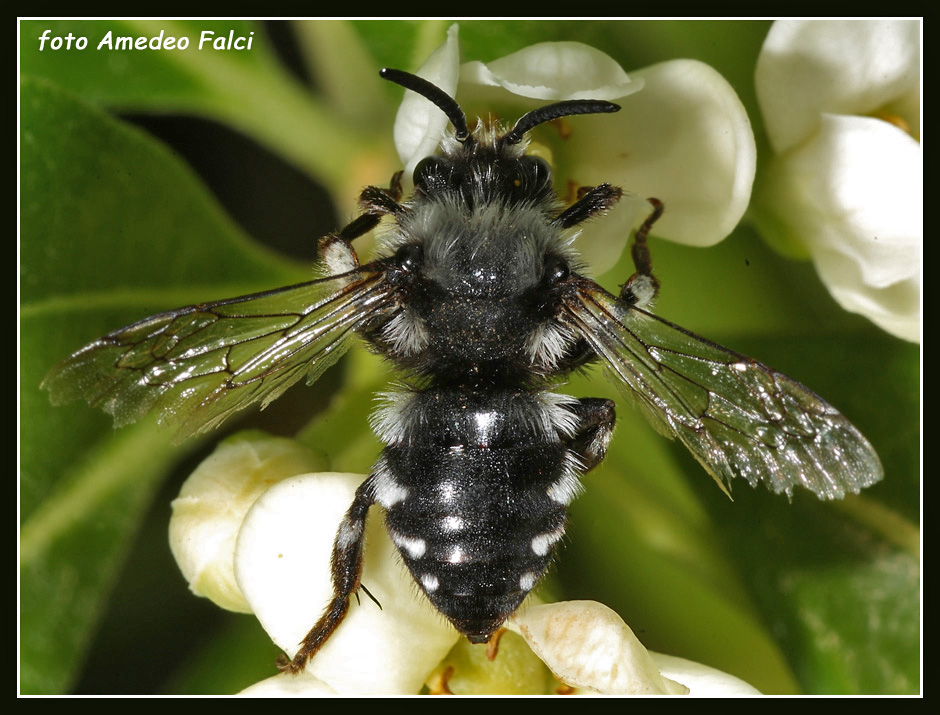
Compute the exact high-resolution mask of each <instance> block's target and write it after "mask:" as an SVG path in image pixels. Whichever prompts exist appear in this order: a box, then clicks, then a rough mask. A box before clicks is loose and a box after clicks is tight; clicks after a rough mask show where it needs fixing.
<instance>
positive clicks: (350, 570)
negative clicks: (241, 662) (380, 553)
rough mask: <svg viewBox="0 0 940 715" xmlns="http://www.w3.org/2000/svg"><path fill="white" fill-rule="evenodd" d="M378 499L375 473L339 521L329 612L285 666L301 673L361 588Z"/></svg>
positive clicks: (357, 492)
mask: <svg viewBox="0 0 940 715" xmlns="http://www.w3.org/2000/svg"><path fill="white" fill-rule="evenodd" d="M374 503H375V488H374V485H373V481H372V477H369V478H368V479H366V480H365V481H364V482H363V483H362V484H361V485H360V486H359V488H358V489H357V490H356V496H355V498H354V499H353V503H352V505H351V506H350V507H349V510H348V511H347V512H346V515H345V516H344V517H343V520H342V521H341V522H340V525H339V529H338V530H337V532H336V540H335V541H334V542H333V556H332V559H331V562H330V564H331V571H332V576H333V599H332V600H331V601H330V604H329V606H328V607H327V609H326V612H325V613H324V614H323V615H322V616H321V617H320V620H319V621H317V623H316V625H314V627H313V628H311V629H310V632H309V633H308V634H307V635H306V637H305V638H304V639H303V641H301V644H300V650H298V651H297V655H295V656H294V658H293V660H291V661H290V662H289V663H286V664H284V665H283V666H281V669H282V670H285V671H288V672H290V673H299V672H300V671H302V670H303V669H304V668H305V667H306V665H307V661H309V660H310V659H311V658H312V657H313V656H314V655H315V654H316V653H317V651H318V650H320V648H321V647H322V646H323V644H324V643H326V641H327V639H328V638H329V637H330V636H331V635H333V632H334V631H335V630H336V629H337V627H338V626H339V624H340V623H342V621H343V619H344V618H345V617H346V613H347V611H349V599H350V598H351V597H352V596H353V594H355V593H356V592H357V591H358V590H359V588H360V585H361V584H360V580H361V578H362V554H363V545H364V542H365V526H366V515H367V514H368V512H369V507H371V506H372V505H373V504H374Z"/></svg>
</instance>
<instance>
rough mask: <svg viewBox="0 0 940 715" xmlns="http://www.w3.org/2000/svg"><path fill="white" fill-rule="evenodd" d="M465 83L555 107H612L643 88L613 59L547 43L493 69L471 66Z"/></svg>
mask: <svg viewBox="0 0 940 715" xmlns="http://www.w3.org/2000/svg"><path fill="white" fill-rule="evenodd" d="M460 82H461V86H463V85H464V84H466V83H469V84H481V85H488V86H492V87H502V88H503V89H505V90H508V91H509V92H511V93H512V94H516V95H519V96H520V97H529V98H532V99H539V100H544V101H553V102H557V101H562V100H567V99H606V100H608V101H612V100H615V99H619V98H620V97H625V96H627V95H628V94H632V93H634V92H637V91H639V90H640V89H641V88H642V87H643V83H642V82H636V81H631V79H630V78H629V77H628V76H627V73H626V72H624V71H623V69H622V68H621V67H620V65H619V64H617V63H616V62H615V61H614V60H613V59H611V58H610V57H609V56H608V55H606V54H604V53H603V52H601V51H600V50H597V49H595V48H593V47H591V46H589V45H585V44H582V43H580V42H542V43H539V44H537V45H531V46H530V47H526V48H525V49H523V50H520V51H518V52H514V53H513V54H511V55H507V56H506V57H501V58H500V59H498V60H495V61H493V62H490V63H488V64H483V63H482V62H467V63H466V64H464V65H463V67H461V69H460Z"/></svg>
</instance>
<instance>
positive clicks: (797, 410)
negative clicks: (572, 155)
mask: <svg viewBox="0 0 940 715" xmlns="http://www.w3.org/2000/svg"><path fill="white" fill-rule="evenodd" d="M576 295H577V297H576V298H575V299H572V300H570V301H568V303H566V304H565V309H564V312H563V315H564V320H565V321H566V322H567V324H568V325H569V326H570V327H571V328H572V329H573V330H574V331H575V332H576V333H577V334H578V335H579V336H581V337H582V338H584V339H585V340H586V341H587V342H588V344H589V345H590V346H591V347H592V349H593V350H594V352H595V353H597V355H598V356H600V357H601V358H602V359H603V360H604V362H605V363H606V365H607V367H608V368H609V369H610V371H611V372H612V373H613V375H614V376H615V377H616V379H617V381H618V382H619V384H620V385H621V386H623V387H624V392H625V393H626V394H627V395H628V397H631V398H632V399H633V401H634V402H635V403H636V404H637V405H638V406H639V408H640V409H641V411H642V412H643V413H644V414H645V415H646V417H647V418H648V419H649V420H650V422H651V423H652V424H653V426H654V427H655V428H656V429H657V430H658V431H659V432H661V433H662V434H664V435H666V436H667V437H670V438H672V437H678V438H679V440H680V441H681V442H682V443H683V444H684V445H685V446H686V447H688V448H689V450H690V451H691V452H692V454H693V455H694V456H695V458H696V459H697V460H698V461H699V462H700V463H701V464H702V466H704V467H705V469H706V470H707V471H708V473H709V474H711V475H712V477H713V478H714V479H715V481H717V482H718V484H719V485H720V486H721V487H722V489H724V490H725V491H726V492H727V491H728V490H729V488H730V482H731V479H732V478H733V477H736V476H741V477H744V478H745V479H746V480H747V481H748V482H749V483H750V484H751V486H756V485H757V484H758V482H763V483H764V484H765V485H766V486H767V487H769V488H770V489H771V490H773V491H774V492H777V493H780V492H783V493H785V494H787V495H788V496H790V495H791V494H792V492H793V488H794V487H795V486H797V485H799V486H803V487H805V488H806V489H809V490H810V491H812V492H813V493H814V494H816V495H817V496H819V497H822V498H824V499H839V498H841V497H843V496H844V495H845V493H846V492H853V493H855V492H858V491H859V490H861V489H862V488H864V487H866V486H868V485H870V484H873V483H874V482H877V481H878V480H879V479H881V477H882V475H883V471H882V467H881V462H880V461H879V459H878V455H877V454H875V450H874V449H872V446H871V445H870V444H869V443H868V441H867V440H866V439H865V437H863V436H862V434H861V433H860V432H859V431H858V430H857V429H856V428H855V427H854V426H853V425H852V424H851V423H850V422H849V421H848V420H847V419H846V418H845V417H843V416H842V414H841V413H839V411H838V410H836V409H835V408H834V407H832V405H830V404H829V403H827V402H826V401H825V400H823V399H822V398H820V397H819V396H818V395H816V394H815V393H813V392H812V391H810V390H809V389H807V388H806V387H804V386H803V385H801V384H800V383H798V382H796V381H794V380H791V379H790V378H789V377H787V376H786V375H783V374H781V373H779V372H776V371H775V370H772V369H771V368H769V367H767V366H766V365H762V364H761V363H759V362H756V361H755V360H752V359H750V358H748V357H745V356H744V355H741V354H739V353H735V352H733V351H731V350H727V349H725V348H723V347H721V346H720V345H716V344H715V343H712V342H710V341H708V340H705V339H704V338H700V337H699V336H697V335H694V334H693V333H690V332H688V331H687V330H684V329H682V328H680V327H679V326H677V325H673V324H672V323H670V322H668V321H665V320H663V319H661V318H658V317H656V316H655V315H653V314H651V313H648V312H646V311H645V310H642V309H640V308H636V307H631V306H629V305H626V304H624V303H621V302H618V301H617V299H616V298H615V297H614V296H613V295H611V294H610V293H608V292H607V291H605V290H603V289H602V288H601V287H600V286H598V285H596V284H593V283H590V282H585V284H584V286H583V287H582V288H580V290H579V291H578V292H577V294H576Z"/></svg>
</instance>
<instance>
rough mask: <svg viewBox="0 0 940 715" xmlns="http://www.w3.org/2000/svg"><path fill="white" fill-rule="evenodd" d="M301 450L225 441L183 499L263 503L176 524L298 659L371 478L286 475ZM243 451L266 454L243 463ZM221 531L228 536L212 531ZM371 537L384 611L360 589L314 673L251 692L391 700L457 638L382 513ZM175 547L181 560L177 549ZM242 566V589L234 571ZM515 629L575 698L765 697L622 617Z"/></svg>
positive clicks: (537, 621) (372, 584) (598, 615)
mask: <svg viewBox="0 0 940 715" xmlns="http://www.w3.org/2000/svg"><path fill="white" fill-rule="evenodd" d="M292 451H293V452H294V453H296V454H302V453H303V452H304V448H303V447H301V446H299V445H294V447H293V449H292V448H291V446H290V442H289V440H283V439H277V438H265V437H262V436H259V435H257V434H252V435H251V438H250V439H245V438H236V439H233V440H227V441H226V442H224V443H222V444H221V445H220V446H219V448H218V449H217V450H216V452H215V453H214V454H213V455H212V456H210V457H209V458H208V459H207V460H206V462H205V463H204V464H203V465H201V466H200V467H199V468H198V469H197V470H196V472H194V474H193V476H192V477H190V480H189V481H188V482H187V483H186V484H185V485H184V487H183V491H182V494H185V495H186V496H182V495H181V498H180V500H177V504H180V503H182V504H186V503H205V501H206V498H207V495H208V497H209V500H210V501H212V502H216V501H217V500H216V498H215V497H216V496H217V495H218V494H220V493H223V492H228V493H230V494H237V493H239V492H242V491H244V486H245V485H252V486H251V488H250V489H249V490H248V491H251V492H253V491H254V486H255V485H259V484H269V485H270V486H269V488H267V489H266V490H264V491H263V493H261V494H260V496H258V495H255V497H253V498H252V500H251V505H250V507H249V508H247V510H245V509H243V508H242V507H244V506H245V502H244V501H242V500H236V501H237V503H238V506H236V508H235V509H234V511H235V512H236V513H237V514H238V516H236V518H237V519H240V521H241V524H240V526H236V528H235V532H234V535H233V533H232V527H233V523H234V522H233V517H232V514H231V513H226V511H225V510H221V509H205V510H203V511H202V512H201V515H200V516H201V518H200V519H198V520H197V519H194V518H192V514H191V513H186V512H187V510H185V509H180V508H178V507H176V506H175V508H174V517H173V522H172V524H171V531H172V532H173V533H174V534H175V538H176V539H177V540H178V541H182V542H185V543H189V544H192V543H194V542H197V541H198V540H200V539H204V540H206V541H207V542H208V544H209V545H210V546H211V547H212V548H210V549H209V551H210V552H211V554H212V557H213V558H212V563H207V564H204V568H202V569H201V570H200V571H199V572H198V576H197V578H198V579H199V581H200V583H201V588H202V589H203V590H204V591H207V592H210V593H216V592H220V591H221V592H224V593H226V596H227V601H232V600H237V601H239V602H241V603H245V604H247V606H248V608H247V609H243V610H250V611H251V612H253V613H254V614H255V616H257V618H258V619H259V620H260V621H261V624H262V625H263V626H264V628H265V630H267V632H268V634H269V635H270V636H271V638H272V640H273V641H274V642H275V643H276V644H277V645H278V646H279V647H280V648H282V649H283V650H284V651H285V652H286V653H287V654H288V655H289V656H293V655H294V654H295V653H296V651H297V647H298V644H299V643H300V641H301V640H302V639H303V637H304V636H305V635H306V633H307V631H308V630H309V629H310V627H311V626H312V625H313V623H315V622H316V620H317V619H318V618H319V617H320V615H321V613H322V611H323V609H324V606H325V604H326V603H327V602H328V601H329V600H330V597H331V595H332V587H331V584H330V554H331V551H332V546H333V540H334V538H335V534H336V530H337V526H338V524H339V522H340V520H341V518H342V516H343V514H344V513H345V511H346V509H347V508H348V507H349V505H350V503H352V500H353V495H354V493H355V490H356V488H357V487H358V485H359V484H360V483H361V481H362V479H363V477H362V476H360V475H352V474H336V473H320V474H300V475H296V476H288V475H286V474H285V469H284V468H285V466H286V465H285V461H284V459H283V457H284V456H285V455H287V456H288V461H289V460H290V459H292V457H290V456H289V455H290V454H291V453H292ZM246 454H248V455H252V454H254V455H261V459H248V460H246V459H245V456H246ZM272 456H273V458H272ZM265 463H267V464H268V465H269V466H270V467H271V469H272V471H271V473H270V474H267V475H266V474H265V473H264V469H263V466H262V467H260V468H259V465H263V464H265ZM220 490H221V491H220ZM219 534H221V535H222V536H223V537H224V538H221V539H220V538H217V537H216V536H214V535H219ZM230 536H231V537H232V538H229V537H230ZM235 536H237V538H234V537H235ZM366 541H367V547H366V552H365V561H364V568H363V575H362V583H363V584H364V585H365V586H366V588H368V590H369V592H370V593H371V594H372V595H373V596H374V597H375V598H376V600H378V601H379V602H380V603H381V604H382V605H381V608H379V606H378V605H376V603H374V602H373V601H372V600H371V599H370V598H369V597H368V596H366V595H365V594H363V595H362V596H361V602H359V603H357V602H356V601H354V602H353V603H352V604H351V607H350V611H349V614H348V616H347V617H346V619H345V620H344V621H343V623H342V624H341V626H340V627H339V628H338V629H337V631H336V632H335V633H334V634H333V636H332V637H331V638H330V639H329V640H328V641H327V643H326V645H324V646H323V648H322V649H321V650H320V652H319V653H317V655H316V656H315V657H314V658H313V659H312V660H311V661H310V662H309V664H308V665H307V668H306V671H305V672H303V673H301V674H299V675H290V674H280V675H275V676H272V677H271V678H268V679H267V680H264V681H262V682H260V683H258V684H256V685H254V686H252V687H250V688H248V689H247V690H246V691H244V693H245V694H247V695H255V696H296V695H333V694H343V695H395V694H415V693H418V692H419V691H420V690H421V688H422V686H423V684H424V683H425V681H426V680H427V678H428V676H429V675H430V674H431V673H432V672H433V671H434V669H435V667H436V666H438V664H439V663H441V661H443V660H444V659H445V657H446V656H447V654H448V652H449V651H450V650H451V648H452V647H453V646H454V645H455V644H456V643H457V641H458V640H459V638H460V636H459V634H458V633H457V631H456V630H455V629H454V628H453V626H451V625H450V624H449V623H448V622H446V621H445V619H444V618H443V617H442V616H440V615H439V614H438V613H436V612H435V611H434V609H433V608H432V606H431V605H430V603H429V602H428V601H427V600H426V599H425V597H424V596H423V595H422V594H421V593H420V592H419V591H418V589H417V588H416V587H415V585H414V583H413V581H412V579H411V577H410V575H409V574H408V572H407V569H406V568H405V567H404V565H403V564H402V563H401V560H400V558H399V557H398V555H397V553H396V550H395V547H394V545H393V544H392V542H391V540H390V539H389V538H388V535H387V533H386V531H385V529H384V527H383V525H382V523H381V515H380V514H378V513H375V514H373V515H372V516H371V518H370V520H369V523H368V526H367V537H366ZM220 542H221V543H224V544H225V545H226V547H227V548H228V549H229V550H228V551H227V552H226V550H225V548H219V544H220ZM174 553H176V554H177V555H178V558H179V553H180V549H178V548H174ZM184 560H185V557H184ZM233 563H234V573H235V581H236V582H237V586H236V588H235V592H234V593H232V592H231V580H230V575H229V574H230V572H231V568H232V564H233ZM181 566H183V567H184V570H186V571H189V570H188V569H185V565H184V564H183V563H182V562H181ZM194 590H195V589H194ZM221 605H223V607H230V606H229V605H228V604H227V603H222V604H221ZM509 625H510V627H511V628H512V629H514V630H516V631H517V632H518V633H520V634H521V635H522V636H523V637H524V638H525V639H526V641H527V642H528V643H529V646H530V647H531V648H532V650H533V651H534V652H535V653H536V655H537V656H538V657H539V658H541V659H542V660H543V661H544V662H545V664H546V665H547V666H548V667H549V668H550V669H551V671H552V672H554V673H555V675H556V676H557V677H558V678H559V679H560V680H562V681H563V682H564V683H566V684H568V685H571V686H573V687H576V688H578V692H587V693H591V692H593V693H604V694H652V693H672V694H676V693H684V692H688V690H689V688H691V690H692V693H693V694H716V695H718V694H746V693H751V694H753V693H756V691H754V690H753V689H749V686H746V685H745V684H743V683H741V682H740V681H738V680H737V679H735V678H732V677H731V676H728V675H725V674H723V673H719V672H718V671H714V670H712V669H709V668H706V667H705V666H701V665H698V664H696V663H690V662H688V661H684V660H682V659H670V658H668V657H665V656H658V655H656V654H650V653H648V652H647V651H646V649H645V648H643V646H642V645H641V644H640V643H639V641H638V640H637V639H636V637H635V636H634V635H633V633H632V631H631V630H630V629H629V628H628V627H627V626H626V625H625V624H624V623H623V622H622V621H621V620H620V618H619V617H618V616H617V615H616V614H615V613H613V612H612V611H611V610H610V609H608V608H606V607H605V606H602V605H601V604H598V603H594V602H567V603H556V604H547V605H530V606H528V607H524V608H523V609H522V610H521V611H520V612H519V613H518V614H517V615H516V616H515V617H514V619H513V622H512V623H511V624H509ZM472 647H475V648H484V647H483V646H472ZM273 665H274V664H273V663H272V670H273ZM664 675H666V676H668V677H666V678H664V677H663V676H664ZM703 677H704V678H705V679H704V680H703ZM672 681H678V682H679V683H681V684H677V683H676V682H672Z"/></svg>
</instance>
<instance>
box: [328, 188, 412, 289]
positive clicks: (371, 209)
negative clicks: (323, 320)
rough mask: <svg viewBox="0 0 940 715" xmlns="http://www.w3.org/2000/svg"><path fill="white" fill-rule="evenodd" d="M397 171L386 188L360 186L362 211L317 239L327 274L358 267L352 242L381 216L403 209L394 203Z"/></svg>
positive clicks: (375, 223)
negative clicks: (341, 226) (338, 227)
mask: <svg viewBox="0 0 940 715" xmlns="http://www.w3.org/2000/svg"><path fill="white" fill-rule="evenodd" d="M401 175H402V172H400V171H398V172H396V173H395V174H394V175H393V176H392V180H391V182H390V183H389V187H388V188H387V189H380V188H378V187H377V186H367V187H366V188H365V189H363V191H362V193H361V194H360V195H359V206H360V207H362V209H363V211H364V212H365V213H362V214H360V215H359V216H357V217H356V218H355V219H353V220H352V221H350V222H349V223H348V224H346V226H344V227H343V228H342V229H341V230H339V231H337V232H336V233H331V234H328V235H326V236H324V237H323V238H321V239H320V243H319V246H318V250H319V253H320V260H321V261H323V263H325V264H326V266H327V267H328V268H329V271H330V275H333V276H336V275H340V274H342V273H348V272H349V271H354V270H356V269H357V268H358V267H359V257H358V256H357V255H356V250H355V249H354V248H353V246H352V242H353V241H354V240H355V239H357V238H359V237H360V236H364V235H365V234H367V233H369V231H371V230H372V229H374V228H375V227H376V226H378V225H379V222H380V221H381V220H382V217H383V216H385V215H388V214H391V215H397V214H399V213H401V212H402V211H404V207H403V206H402V205H401V204H399V203H398V200H399V199H400V198H401Z"/></svg>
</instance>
